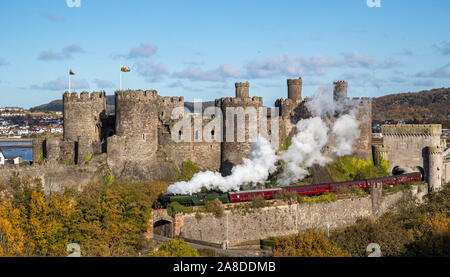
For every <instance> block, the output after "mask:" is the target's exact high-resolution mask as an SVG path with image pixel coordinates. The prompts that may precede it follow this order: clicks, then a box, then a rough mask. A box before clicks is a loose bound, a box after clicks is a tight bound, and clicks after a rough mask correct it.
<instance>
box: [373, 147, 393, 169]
mask: <svg viewBox="0 0 450 277" xmlns="http://www.w3.org/2000/svg"><path fill="white" fill-rule="evenodd" d="M388 151H389V148H388V147H387V146H386V145H374V146H373V163H374V164H375V165H380V164H381V160H386V161H387V160H389V158H388Z"/></svg>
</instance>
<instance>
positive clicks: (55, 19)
mask: <svg viewBox="0 0 450 277" xmlns="http://www.w3.org/2000/svg"><path fill="white" fill-rule="evenodd" d="M41 17H42V18H44V19H47V20H49V21H53V22H63V21H66V19H65V18H64V17H59V16H56V15H53V14H49V13H43V14H41Z"/></svg>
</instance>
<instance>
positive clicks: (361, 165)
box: [326, 156, 389, 182]
mask: <svg viewBox="0 0 450 277" xmlns="http://www.w3.org/2000/svg"><path fill="white" fill-rule="evenodd" d="M326 167H327V170H328V172H329V173H330V175H331V176H332V177H333V179H334V181H335V182H343V181H348V180H364V179H370V178H377V177H384V176H387V175H388V168H389V164H388V163H387V161H385V160H382V161H381V163H380V165H374V164H373V162H372V161H367V162H366V161H364V160H361V159H358V158H356V157H350V156H344V157H338V158H337V159H336V160H335V161H334V162H332V163H330V164H328V165H327V166H326Z"/></svg>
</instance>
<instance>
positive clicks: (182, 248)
mask: <svg viewBox="0 0 450 277" xmlns="http://www.w3.org/2000/svg"><path fill="white" fill-rule="evenodd" d="M148 257H200V255H199V254H198V251H197V249H195V248H192V247H190V246H189V245H188V244H187V243H186V242H185V241H184V240H183V239H171V240H169V241H168V242H165V243H163V244H162V245H161V246H160V247H159V249H158V250H156V251H153V252H152V253H150V254H149V255H148Z"/></svg>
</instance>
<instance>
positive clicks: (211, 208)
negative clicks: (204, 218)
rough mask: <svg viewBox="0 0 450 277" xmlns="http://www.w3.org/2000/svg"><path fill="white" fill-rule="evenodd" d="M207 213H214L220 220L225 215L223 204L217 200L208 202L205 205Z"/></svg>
mask: <svg viewBox="0 0 450 277" xmlns="http://www.w3.org/2000/svg"><path fill="white" fill-rule="evenodd" d="M205 208H206V211H207V212H209V213H212V214H213V215H214V216H215V217H217V218H220V217H222V216H223V215H224V208H223V204H222V202H221V201H220V200H219V199H218V198H216V199H214V200H213V201H207V202H206V205H205Z"/></svg>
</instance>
